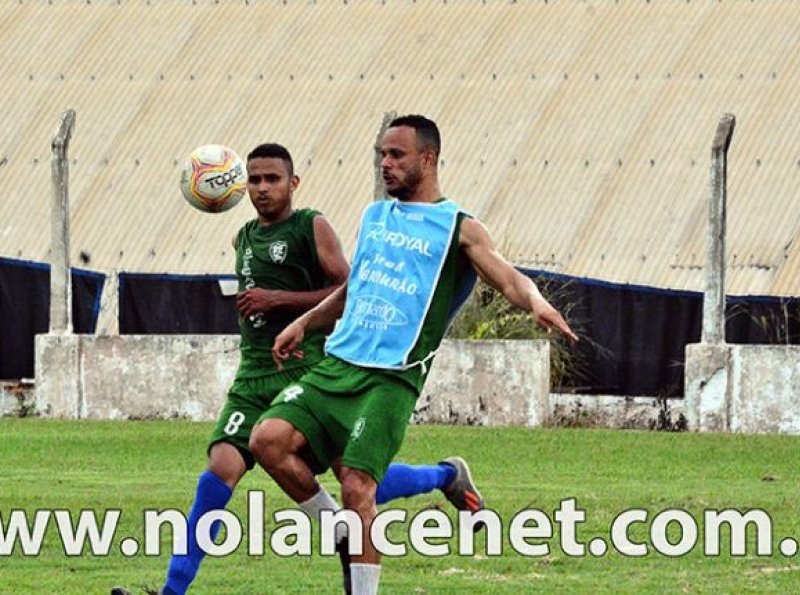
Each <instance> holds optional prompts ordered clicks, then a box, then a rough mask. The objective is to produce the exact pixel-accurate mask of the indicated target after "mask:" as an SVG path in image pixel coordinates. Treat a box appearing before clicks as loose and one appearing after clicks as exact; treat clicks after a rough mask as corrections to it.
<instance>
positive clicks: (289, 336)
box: [272, 320, 305, 370]
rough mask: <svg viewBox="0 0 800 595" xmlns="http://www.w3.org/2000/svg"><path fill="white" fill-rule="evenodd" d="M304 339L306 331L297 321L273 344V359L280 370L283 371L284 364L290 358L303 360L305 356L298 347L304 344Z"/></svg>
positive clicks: (276, 338) (284, 330) (282, 332)
mask: <svg viewBox="0 0 800 595" xmlns="http://www.w3.org/2000/svg"><path fill="white" fill-rule="evenodd" d="M304 337H305V329H304V328H303V325H302V324H301V323H300V322H298V321H297V320H295V321H294V322H293V323H291V324H290V325H289V326H287V327H286V328H285V329H283V331H281V333H280V334H279V335H278V336H277V337H275V343H273V344H272V359H273V360H275V365H277V366H278V370H283V362H285V361H286V360H287V359H289V358H290V357H296V358H298V359H303V356H304V355H305V354H304V353H303V352H302V351H300V350H299V349H297V346H298V345H300V343H302V342H303V338H304Z"/></svg>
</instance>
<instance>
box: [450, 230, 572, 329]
mask: <svg viewBox="0 0 800 595" xmlns="http://www.w3.org/2000/svg"><path fill="white" fill-rule="evenodd" d="M460 245H461V248H462V249H463V250H464V253H465V254H466V255H467V258H469V260H470V262H471V263H472V266H473V267H475V271H476V272H477V273H478V276H479V277H480V278H481V279H482V280H483V281H485V282H486V283H488V284H489V285H491V286H492V287H494V288H495V289H497V290H498V291H499V292H501V293H502V294H503V295H504V296H505V298H506V299H507V300H508V301H509V302H511V303H512V304H514V305H515V306H518V307H520V308H523V309H524V310H527V311H528V312H530V313H531V315H532V316H533V319H534V320H535V321H536V323H537V324H539V325H540V326H541V327H543V328H545V329H546V330H547V331H548V332H549V331H551V330H552V329H553V328H556V329H557V330H558V331H560V332H561V333H562V334H563V335H564V336H565V337H567V338H568V339H569V340H570V341H572V342H575V341H577V340H578V336H577V335H576V334H575V333H574V332H572V329H571V328H570V327H569V325H568V324H567V322H566V321H565V320H564V317H563V316H561V314H560V313H559V312H558V310H556V309H555V308H554V307H553V306H552V305H551V304H550V302H548V301H547V300H546V299H545V298H544V296H542V294H541V293H540V292H539V288H538V287H536V284H535V283H534V282H533V281H532V280H531V279H530V278H529V277H526V276H525V275H523V274H522V273H520V272H519V271H518V270H517V269H515V268H514V267H513V266H511V264H510V263H509V262H508V261H507V260H506V259H505V258H503V256H502V255H501V254H500V253H499V252H498V251H497V249H496V248H495V247H494V243H493V242H492V239H491V238H490V237H489V232H488V231H487V230H486V227H485V226H484V225H483V223H481V222H480V221H478V220H476V219H464V221H463V223H462V224H461V237H460Z"/></svg>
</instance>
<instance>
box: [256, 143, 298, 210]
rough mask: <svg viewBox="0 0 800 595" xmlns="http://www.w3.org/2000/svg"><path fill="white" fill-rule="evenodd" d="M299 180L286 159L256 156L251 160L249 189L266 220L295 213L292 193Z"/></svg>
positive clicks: (257, 208) (257, 207)
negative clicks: (293, 174) (293, 211)
mask: <svg viewBox="0 0 800 595" xmlns="http://www.w3.org/2000/svg"><path fill="white" fill-rule="evenodd" d="M299 183H300V179H299V178H298V177H297V176H290V175H289V170H288V169H287V167H286V163H285V162H284V161H283V159H278V158H277V157H255V158H253V159H251V160H250V161H248V162H247V193H248V194H249V195H250V201H251V202H252V203H253V206H254V207H255V209H256V212H257V213H258V216H259V219H261V220H262V221H263V222H265V223H275V222H277V221H283V220H284V219H286V218H287V217H288V216H289V215H290V214H291V213H292V194H293V193H294V190H295V188H297V185H298V184H299Z"/></svg>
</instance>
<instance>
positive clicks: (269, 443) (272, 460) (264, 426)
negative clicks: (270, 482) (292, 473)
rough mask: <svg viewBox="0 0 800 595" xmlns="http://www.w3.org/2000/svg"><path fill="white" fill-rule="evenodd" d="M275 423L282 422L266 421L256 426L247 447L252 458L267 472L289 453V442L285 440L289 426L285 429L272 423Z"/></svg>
mask: <svg viewBox="0 0 800 595" xmlns="http://www.w3.org/2000/svg"><path fill="white" fill-rule="evenodd" d="M276 421H278V422H280V421H283V420H272V419H268V420H266V421H264V422H263V423H261V424H259V425H258V426H256V428H255V429H254V431H253V433H252V434H251V435H250V443H249V445H248V446H249V448H250V452H251V453H253V457H255V459H256V460H257V461H258V462H259V463H261V465H262V466H264V468H265V469H267V470H269V469H271V468H274V467H275V466H276V465H277V464H279V463H280V461H281V459H283V457H285V456H286V455H287V454H288V452H289V445H290V441H289V440H287V434H288V433H289V430H291V426H289V428H288V429H287V428H284V427H282V424H276V423H273V422H276ZM283 423H285V422H283ZM287 425H288V424H287Z"/></svg>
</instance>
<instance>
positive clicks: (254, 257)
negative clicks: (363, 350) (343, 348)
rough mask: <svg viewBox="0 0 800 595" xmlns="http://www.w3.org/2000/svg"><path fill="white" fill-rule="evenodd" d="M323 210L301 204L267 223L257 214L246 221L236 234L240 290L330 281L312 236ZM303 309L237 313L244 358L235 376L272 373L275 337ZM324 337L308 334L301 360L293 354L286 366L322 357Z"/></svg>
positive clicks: (309, 286)
mask: <svg viewBox="0 0 800 595" xmlns="http://www.w3.org/2000/svg"><path fill="white" fill-rule="evenodd" d="M319 214H320V213H319V211H315V210H312V209H299V210H297V211H295V212H294V213H292V214H291V215H290V216H289V217H288V218H287V219H285V220H284V221H281V222H280V223H275V224H273V225H270V226H269V227H264V226H262V225H261V224H260V223H259V222H258V219H253V220H252V221H248V222H247V223H245V224H244V225H243V226H242V228H241V229H240V230H239V232H238V233H237V234H236V278H237V279H238V281H239V291H240V292H241V291H244V290H246V289H250V288H252V287H260V288H263V289H278V290H284V291H314V290H317V289H322V288H323V287H325V286H326V285H327V279H326V277H325V273H324V272H323V270H322V268H321V267H320V265H319V259H318V257H317V245H316V241H315V239H314V217H316V216H317V215H319ZM302 313H303V312H302V311H300V310H295V309H292V310H282V309H275V310H270V311H269V312H263V313H259V314H257V315H255V316H251V317H249V318H243V317H241V316H240V317H239V329H240V331H241V342H240V345H239V347H240V351H241V359H240V362H239V370H238V372H237V374H236V377H237V378H255V377H259V376H265V375H268V374H272V373H274V372H275V371H276V370H277V368H276V366H275V362H274V361H273V359H272V351H271V350H272V344H273V343H274V341H275V337H276V336H277V335H278V333H280V332H281V331H282V330H283V329H284V328H285V327H286V325H287V324H289V323H290V322H292V321H293V320H294V319H295V318H297V317H298V316H300V315H301V314H302ZM323 343H324V336H323V335H322V334H321V333H309V335H307V336H306V339H305V341H304V342H303V344H302V345H301V346H300V347H299V349H301V350H302V351H303V352H304V353H305V357H304V358H303V359H297V358H294V357H292V358H289V359H288V360H287V361H286V362H285V363H284V367H285V368H287V369H291V368H296V367H300V366H308V365H311V364H314V363H316V362H317V361H319V360H320V359H321V358H322V355H323V349H322V346H323Z"/></svg>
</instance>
